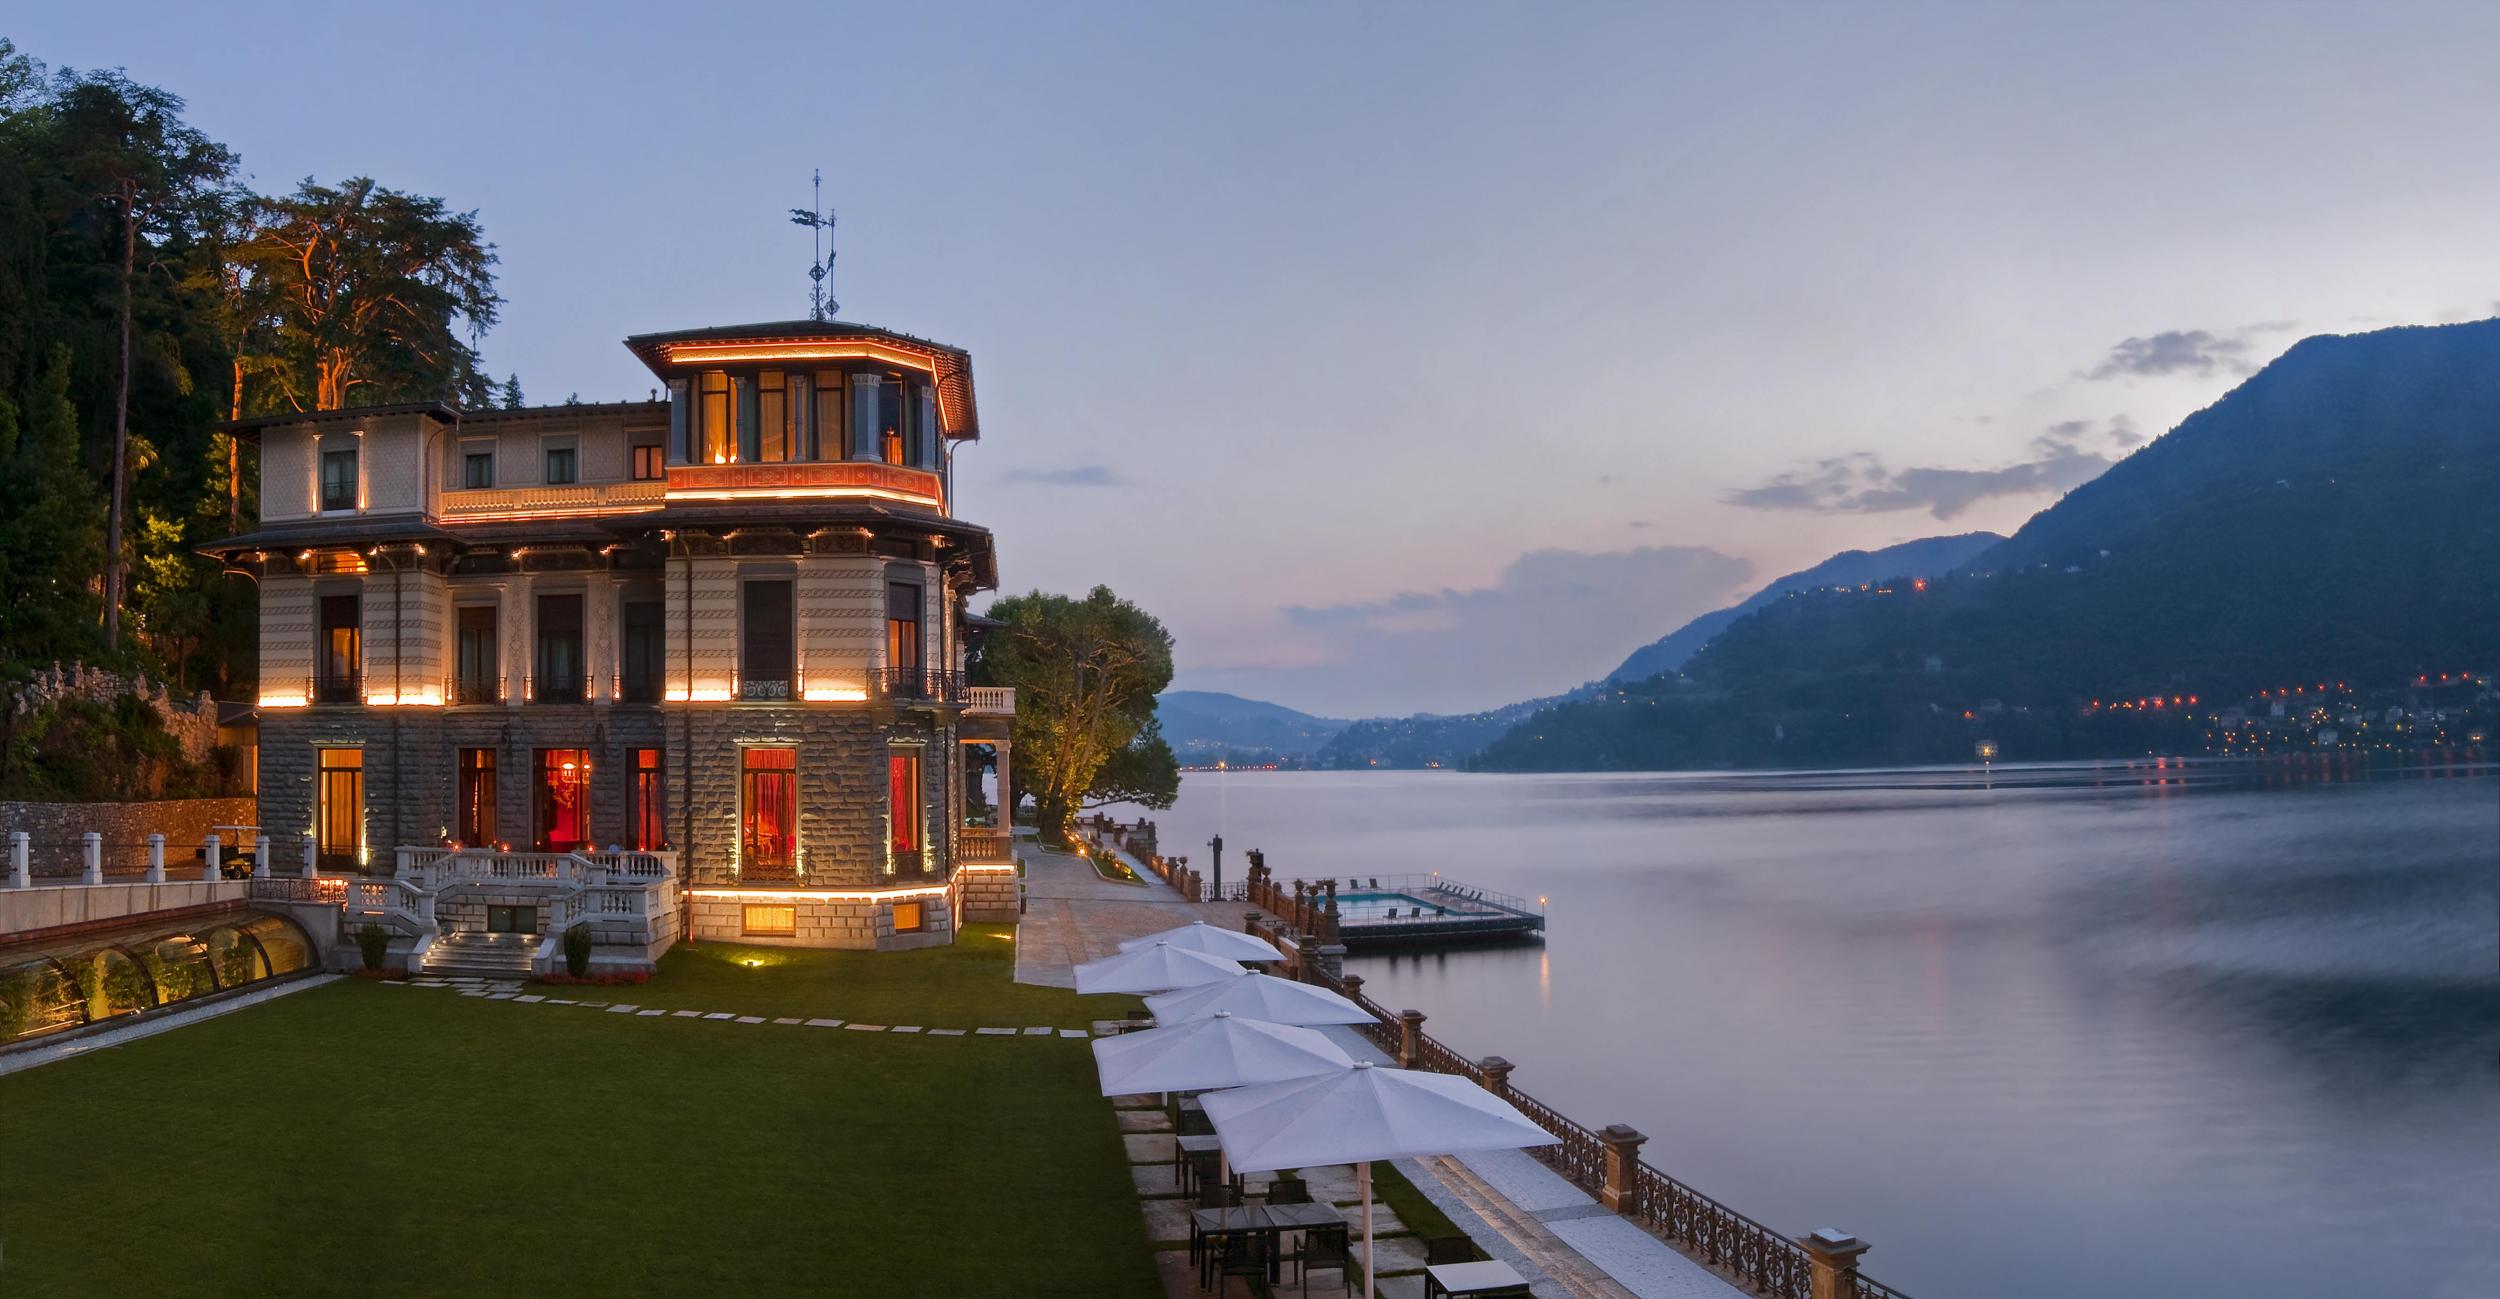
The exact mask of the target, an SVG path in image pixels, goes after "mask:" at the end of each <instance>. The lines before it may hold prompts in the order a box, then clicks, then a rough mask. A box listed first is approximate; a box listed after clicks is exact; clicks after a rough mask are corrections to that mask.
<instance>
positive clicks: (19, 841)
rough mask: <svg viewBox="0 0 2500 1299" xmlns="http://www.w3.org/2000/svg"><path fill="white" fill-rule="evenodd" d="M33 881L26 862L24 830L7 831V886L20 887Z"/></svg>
mask: <svg viewBox="0 0 2500 1299" xmlns="http://www.w3.org/2000/svg"><path fill="white" fill-rule="evenodd" d="M34 882H35V879H34V875H33V874H32V873H31V872H30V870H29V869H28V867H27V863H26V832H25V831H23V830H11V831H9V887H10V888H13V889H22V888H25V887H27V886H29V885H31V884H33V883H34Z"/></svg>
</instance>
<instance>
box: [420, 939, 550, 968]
mask: <svg viewBox="0 0 2500 1299" xmlns="http://www.w3.org/2000/svg"><path fill="white" fill-rule="evenodd" d="M537 953H538V936H537V935H536V934H479V933H461V934H445V935H443V936H442V937H440V938H438V939H435V940H434V945H433V946H432V947H430V948H427V949H426V953H425V972H426V973H427V974H429V975H432V976H435V977H437V978H459V977H463V976H467V977H475V978H481V979H526V978H528V977H529V975H530V958H531V957H533V956H535V955H537Z"/></svg>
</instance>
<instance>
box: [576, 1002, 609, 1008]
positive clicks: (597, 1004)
mask: <svg viewBox="0 0 2500 1299" xmlns="http://www.w3.org/2000/svg"><path fill="white" fill-rule="evenodd" d="M582 1004H583V1005H585V1006H588V1007H590V1008H591V1009H592V1010H606V1009H607V1008H608V1003H606V1002H604V1001H585V1002H583V1003H582Z"/></svg>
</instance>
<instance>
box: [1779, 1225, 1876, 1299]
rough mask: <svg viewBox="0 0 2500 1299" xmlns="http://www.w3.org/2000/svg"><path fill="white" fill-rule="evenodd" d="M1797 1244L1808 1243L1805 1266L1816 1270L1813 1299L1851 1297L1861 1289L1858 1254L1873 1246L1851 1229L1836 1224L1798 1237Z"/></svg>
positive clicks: (1810, 1292) (1844, 1298)
mask: <svg viewBox="0 0 2500 1299" xmlns="http://www.w3.org/2000/svg"><path fill="white" fill-rule="evenodd" d="M1797 1243H1798V1244H1800V1245H1803V1246H1805V1250H1806V1266H1807V1268H1808V1269H1809V1270H1810V1271H1811V1272H1812V1273H1813V1283H1812V1289H1811V1290H1809V1291H1808V1293H1809V1294H1810V1295H1812V1297H1813V1299H1851V1295H1852V1294H1853V1293H1854V1292H1855V1291H1856V1290H1857V1288H1858V1285H1857V1283H1858V1256H1859V1255H1860V1254H1863V1253H1865V1252H1866V1251H1867V1250H1868V1249H1869V1248H1870V1246H1869V1245H1868V1244H1867V1243H1866V1242H1865V1241H1862V1240H1860V1239H1858V1238H1857V1237H1855V1236H1852V1235H1850V1234H1849V1233H1848V1232H1845V1231H1841V1230H1839V1229H1837V1228H1833V1227H1824V1228H1822V1229H1820V1230H1818V1231H1814V1232H1810V1233H1808V1234H1806V1235H1803V1236H1799V1237H1798V1238H1797Z"/></svg>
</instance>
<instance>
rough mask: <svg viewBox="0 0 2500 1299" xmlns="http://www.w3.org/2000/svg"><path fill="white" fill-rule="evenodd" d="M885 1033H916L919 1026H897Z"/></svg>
mask: <svg viewBox="0 0 2500 1299" xmlns="http://www.w3.org/2000/svg"><path fill="white" fill-rule="evenodd" d="M886 1031H887V1032H889V1033H917V1032H919V1031H920V1026H919V1025H918V1024H897V1025H895V1026H894V1027H892V1028H890V1029H887V1030H886Z"/></svg>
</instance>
